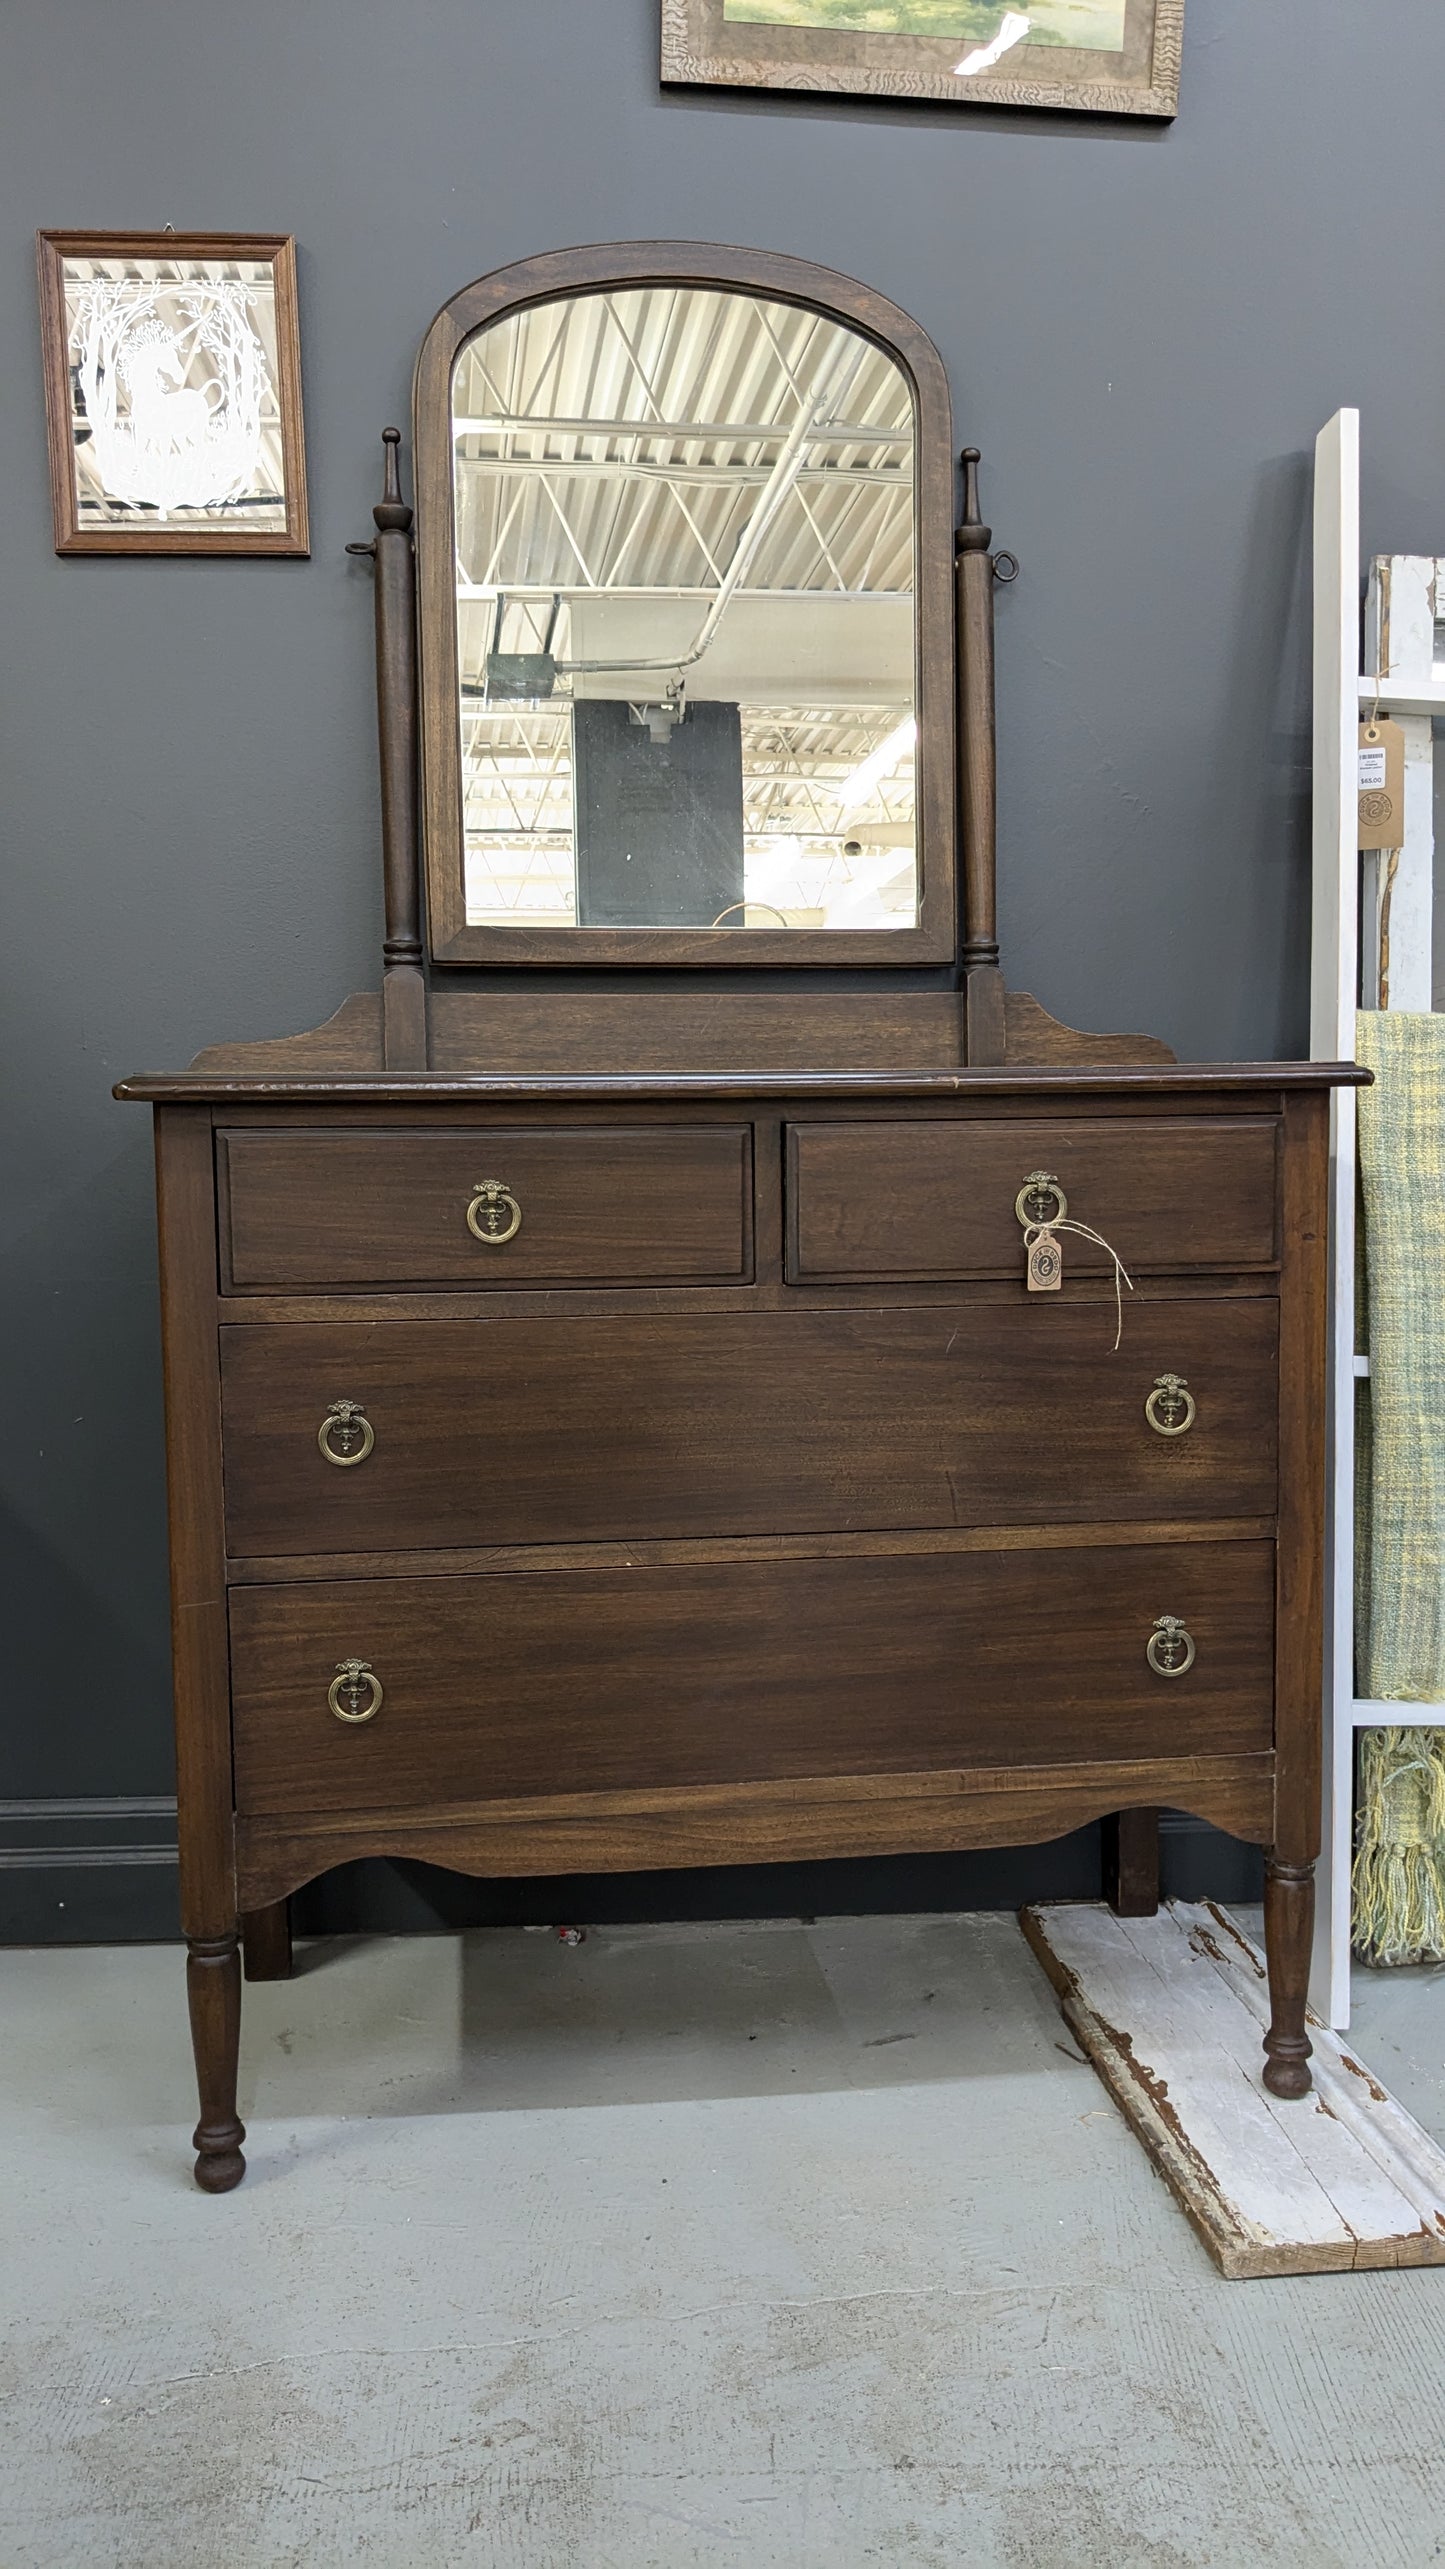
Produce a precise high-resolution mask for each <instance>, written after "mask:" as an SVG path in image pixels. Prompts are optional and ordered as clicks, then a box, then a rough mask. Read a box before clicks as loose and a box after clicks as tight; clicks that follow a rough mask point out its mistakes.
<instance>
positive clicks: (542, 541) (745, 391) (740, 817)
mask: <svg viewBox="0 0 1445 2569" xmlns="http://www.w3.org/2000/svg"><path fill="white" fill-rule="evenodd" d="M416 456H417V486H418V512H417V514H418V564H419V579H420V638H421V666H422V690H421V696H422V726H423V753H424V756H423V770H424V780H425V797H424V813H425V822H424V826H425V838H426V865H427V881H428V896H429V897H428V909H429V919H430V936H431V948H432V955H433V959H434V961H436V962H439V963H457V964H466V963H507V962H511V963H520V964H552V965H571V966H577V965H587V964H597V965H607V966H612V967H616V966H619V965H623V966H625V965H636V964H643V965H677V964H684V965H709V964H712V965H717V966H720V967H725V968H732V969H737V968H739V967H743V968H746V967H749V966H752V965H774V966H776V965H780V964H798V963H804V964H806V963H831V964H834V965H836V964H855V963H858V964H909V963H925V962H944V961H947V960H948V959H949V958H950V957H951V956H952V954H953V952H954V942H955V923H954V882H953V878H954V835H955V821H954V784H953V771H954V748H953V620H952V597H951V586H950V582H951V545H950V526H951V518H952V490H953V485H952V456H951V443H950V429H949V414H948V395H947V389H946V385H945V382H944V376H943V369H942V365H941V363H940V360H939V358H938V356H937V353H936V351H935V350H934V349H933V347H932V345H931V343H930V342H929V341H928V340H927V339H926V337H925V336H924V334H923V333H922V331H920V330H919V328H918V326H917V324H916V323H914V322H912V321H910V320H908V318H907V316H906V315H904V314H903V313H901V312H899V311H897V310H896V309H895V307H894V306H893V305H891V304H889V303H887V302H885V301H884V299H883V298H882V297H881V296H878V295H875V294H873V293H871V292H870V291H869V290H868V289H866V288H865V287H863V286H860V285H855V284H854V283H852V282H851V280H849V279H846V278H842V277H836V276H833V275H832V274H831V273H830V272H828V271H826V270H823V269H818V268H813V267H810V266H808V265H806V264H805V263H803V262H801V261H798V260H793V259H786V258H781V257H773V256H765V255H763V254H760V253H756V252H747V251H733V250H727V251H722V250H710V249H707V248H705V247H703V246H701V245H698V244H694V243H682V244H675V243H674V244H667V243H656V242H653V243H641V244H626V245H621V246H616V245H614V246H610V247H603V248H598V249H592V250H585V251H566V252H558V253H553V254H551V255H549V256H547V257H543V258H538V259H533V260H529V261H527V262H526V263H525V264H524V265H522V266H520V267H516V268H511V269H506V270H503V271H501V272H500V273H499V274H498V275H495V276H492V277H487V278H484V279H482V280H481V282H480V283H479V284H477V285H474V286H471V287H469V288H468V289H467V291H466V292H465V293H464V294H461V295H459V296H457V297H456V298H455V300H454V301H453V302H452V303H450V304H448V305H447V307H446V308H445V310H444V311H443V312H442V313H441V314H440V315H439V316H438V318H437V320H436V322H435V323H434V324H433V326H432V329H431V331H430V332H429V334H428V337H427V340H426V343H425V346H424V348H423V350H422V355H421V360H420V364H419V366H418V372H417V392H416Z"/></svg>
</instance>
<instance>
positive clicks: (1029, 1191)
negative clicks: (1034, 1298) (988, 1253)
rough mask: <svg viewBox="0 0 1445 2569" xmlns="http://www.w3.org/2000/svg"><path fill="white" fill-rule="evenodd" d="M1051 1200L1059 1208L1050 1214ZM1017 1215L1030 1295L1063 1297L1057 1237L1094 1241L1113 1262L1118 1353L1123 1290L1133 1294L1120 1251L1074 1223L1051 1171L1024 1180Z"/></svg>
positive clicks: (1061, 1254)
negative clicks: (1072, 1235)
mask: <svg viewBox="0 0 1445 2569" xmlns="http://www.w3.org/2000/svg"><path fill="white" fill-rule="evenodd" d="M1051 1198H1052V1200H1053V1203H1054V1204H1055V1206H1056V1207H1057V1210H1056V1211H1055V1212H1052V1213H1051V1212H1050V1211H1049V1202H1050V1199H1051ZM1014 1211H1015V1213H1016V1214H1017V1216H1018V1218H1019V1220H1020V1222H1021V1223H1022V1224H1023V1228H1024V1261H1025V1276H1026V1279H1027V1283H1028V1289H1029V1291H1030V1293H1061V1292H1062V1291H1063V1285H1064V1252H1063V1249H1062V1247H1061V1246H1060V1243H1059V1239H1058V1236H1057V1235H1058V1233H1059V1232H1060V1231H1073V1232H1075V1233H1077V1235H1078V1237H1079V1238H1080V1239H1081V1240H1092V1241H1093V1243H1094V1246H1095V1248H1096V1249H1102V1250H1103V1251H1104V1254H1105V1256H1106V1257H1110V1258H1112V1259H1113V1261H1114V1301H1115V1305H1116V1307H1117V1310H1118V1323H1119V1325H1118V1327H1117V1329H1116V1330H1115V1332H1114V1348H1115V1352H1116V1353H1117V1352H1118V1347H1119V1342H1120V1340H1121V1339H1122V1337H1123V1335H1124V1287H1125V1285H1128V1287H1129V1291H1130V1292H1131V1293H1132V1292H1133V1290H1134V1286H1133V1282H1132V1279H1131V1278H1130V1277H1129V1276H1128V1275H1127V1274H1126V1273H1125V1270H1124V1262H1123V1260H1122V1258H1121V1257H1120V1255H1119V1252H1118V1250H1117V1249H1112V1248H1110V1246H1109V1243H1108V1241H1107V1240H1106V1239H1105V1238H1104V1235H1103V1233H1102V1232H1101V1231H1094V1230H1091V1229H1090V1227H1089V1225H1088V1223H1087V1222H1071V1221H1070V1219H1069V1199H1068V1197H1067V1196H1066V1195H1065V1193H1064V1190H1063V1188H1062V1187H1061V1186H1060V1184H1059V1181H1058V1179H1057V1178H1056V1177H1054V1176H1053V1175H1052V1174H1051V1173H1050V1171H1049V1170H1048V1169H1035V1170H1033V1172H1032V1174H1031V1175H1030V1176H1028V1177H1026V1178H1025V1179H1024V1182H1023V1185H1022V1186H1021V1187H1020V1188H1019V1191H1018V1193H1017V1195H1016V1196H1015V1197H1014Z"/></svg>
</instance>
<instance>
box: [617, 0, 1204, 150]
mask: <svg viewBox="0 0 1445 2569" xmlns="http://www.w3.org/2000/svg"><path fill="white" fill-rule="evenodd" d="M791 4H792V5H795V6H796V8H797V17H796V19H795V20H793V21H792V22H788V21H787V20H785V19H784V18H783V17H782V14H781V13H782V11H783V10H784V9H785V8H787V7H788V6H789V5H790V0H662V79H663V83H664V86H673V85H676V86H681V87H687V88H698V87H702V88H735V89H773V90H777V89H783V90H799V91H806V92H809V93H811V94H812V95H814V96H816V95H819V94H825V95H827V94H831V95H833V96H835V97H848V98H897V99H903V100H908V99H912V100H916V101H918V102H920V103H923V104H929V105H948V106H955V107H957V106H976V107H1013V108H1026V109H1034V110H1038V109H1060V110H1063V111H1064V112H1065V113H1068V114H1073V115H1081V116H1150V117H1154V118H1156V119H1158V120H1161V121H1167V120H1168V119H1169V118H1171V117H1173V116H1175V115H1177V113H1178V108H1179V65H1180V57H1181V54H1182V52H1183V45H1184V0H1123V5H1124V28H1123V33H1124V43H1123V46H1122V47H1121V48H1120V50H1119V51H1117V52H1104V51H1102V50H1098V49H1095V48H1086V47H1082V46H1065V45H1062V44H1059V45H1052V44H1051V45H1048V46H1037V47H1035V48H1033V49H1032V53H1033V59H1032V61H1031V62H1030V64H1029V68H1028V71H1027V73H1025V72H1024V71H1023V68H1022V62H1021V61H1020V62H1019V64H1018V67H1017V68H1013V67H1011V66H1010V56H1009V54H1008V53H1007V52H1005V53H1004V54H1003V55H1002V57H1001V58H1000V60H999V61H998V62H997V63H995V64H993V65H991V66H989V67H986V68H983V69H980V70H979V71H978V72H976V73H974V74H972V75H970V76H969V77H968V79H967V81H966V84H965V83H964V82H963V81H962V79H961V75H960V71H959V66H958V61H957V54H958V46H959V43H960V41H961V40H960V38H959V37H958V36H957V35H953V36H951V37H938V36H932V35H920V34H917V33H899V34H891V33H885V32H878V31H876V30H874V31H865V30H863V29H849V28H844V27H827V26H824V25H823V24H822V23H820V21H821V17H822V14H823V8H824V6H825V5H826V0H791ZM748 5H752V6H755V7H757V8H759V10H760V11H762V12H766V11H767V10H769V9H775V10H777V11H778V13H779V14H778V16H777V17H776V18H773V17H768V16H766V15H760V16H759V17H758V18H756V19H753V20H745V19H742V18H740V17H739V16H737V15H736V14H734V13H735V12H736V10H737V9H738V8H739V7H741V6H748ZM903 5H906V0H903ZM814 9H816V10H817V12H818V20H817V21H815V22H811V23H810V22H809V20H810V12H811V11H812V10H814ZM1006 14H1007V13H1006ZM1018 14H1021V15H1026V14H1027V0H1020V9H1019V12H1018ZM965 41H966V40H965ZM980 50H986V49H984V48H980ZM1045 64H1047V65H1048V69H1047V71H1045V68H1044V66H1045Z"/></svg>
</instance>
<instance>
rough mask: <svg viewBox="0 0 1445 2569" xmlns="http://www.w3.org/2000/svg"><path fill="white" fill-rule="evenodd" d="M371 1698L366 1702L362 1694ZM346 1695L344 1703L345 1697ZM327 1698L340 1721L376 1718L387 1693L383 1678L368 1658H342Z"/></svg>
mask: <svg viewBox="0 0 1445 2569" xmlns="http://www.w3.org/2000/svg"><path fill="white" fill-rule="evenodd" d="M363 1695H365V1696H366V1697H367V1698H368V1700H367V1702H366V1703H364V1704H363V1702H362V1700H361V1699H362V1696H363ZM343 1696H344V1697H345V1699H346V1700H345V1702H344V1703H343V1701H342V1698H343ZM326 1700H327V1702H328V1704H329V1705H330V1706H331V1709H332V1711H333V1713H334V1714H335V1715H336V1718H337V1720H338V1721H339V1722H369V1721H374V1720H375V1718H376V1716H377V1714H378V1713H379V1712H380V1710H381V1707H382V1703H383V1701H384V1697H383V1694H382V1685H381V1679H380V1678H379V1677H378V1676H377V1675H376V1674H375V1672H374V1670H373V1668H372V1666H371V1662H370V1660H368V1659H338V1661H337V1663H336V1674H335V1676H334V1677H333V1678H332V1680H331V1683H330V1685H329V1686H328V1687H327V1690H326Z"/></svg>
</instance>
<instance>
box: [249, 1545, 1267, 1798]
mask: <svg viewBox="0 0 1445 2569" xmlns="http://www.w3.org/2000/svg"><path fill="white" fill-rule="evenodd" d="M1166 1618H1171V1619H1173V1620H1172V1621H1166V1620H1165V1619H1166ZM231 1635H232V1688H233V1721H234V1747H235V1779H236V1806H237V1808H238V1810H240V1811H242V1812H249V1813H261V1812H287V1811H317V1810H323V1809H327V1808H331V1809H337V1810H375V1809H381V1808H397V1807H405V1806H408V1805H420V1804H428V1803H436V1802H442V1801H454V1800H462V1799H467V1798H487V1797H492V1796H497V1795H508V1794H516V1795H520V1794H545V1793H563V1792H580V1791H596V1790H603V1789H623V1788H630V1787H633V1786H644V1785H652V1786H668V1785H688V1784H710V1783H729V1782H742V1781H747V1780H752V1779H764V1778H768V1777H781V1776H795V1777H803V1776H818V1777H822V1776H827V1775H865V1774H870V1773H901V1772H907V1771H910V1770H916V1769H937V1768H952V1767H958V1766H964V1765H970V1764H999V1765H1027V1764H1030V1763H1039V1764H1042V1763H1048V1762H1051V1761H1060V1760H1070V1759H1090V1758H1107V1757H1140V1756H1149V1757H1175V1756H1197V1755H1201V1754H1203V1755H1211V1756H1225V1755H1239V1754H1248V1753H1251V1752H1257V1751H1260V1750H1263V1749H1267V1748H1268V1746H1269V1745H1270V1740H1271V1736H1272V1697H1273V1652H1274V1550H1273V1546H1272V1545H1270V1544H1268V1543H1259V1542H1240V1543H1203V1544H1198V1545H1189V1546H1181V1545H1173V1544H1170V1545H1163V1544H1157V1545H1151V1544H1139V1545H1130V1546H1107V1547H1105V1546H1097V1545H1080V1546H1079V1547H1078V1548H1077V1549H1070V1550H1064V1551H1060V1550H1047V1551H1037V1552H1029V1551H1000V1552H972V1553H933V1554H913V1555H906V1556H903V1557H897V1556H895V1557H891V1558H879V1557H872V1556H863V1557H860V1556H859V1555H856V1554H850V1555H849V1556H847V1557H846V1558H797V1557H793V1558H787V1559H782V1560H776V1561H768V1562H755V1561H754V1562H721V1563H705V1564H697V1565H690V1566H687V1567H677V1566H665V1567H664V1566H654V1565H642V1564H639V1565H636V1566H633V1567H622V1566H619V1567H618V1568H617V1569H615V1570H594V1571H538V1572H535V1573H528V1574H523V1575H509V1576H504V1577H497V1578H477V1579H428V1578H418V1579H375V1580H362V1579H357V1580H337V1581H336V1582H335V1583H334V1584H324V1583H318V1584H315V1585H309V1584H307V1585H297V1586H295V1587H283V1588H240V1589H235V1590H233V1592H232V1596H231ZM1151 1650H1152V1660H1151Z"/></svg>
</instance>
